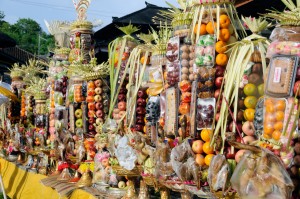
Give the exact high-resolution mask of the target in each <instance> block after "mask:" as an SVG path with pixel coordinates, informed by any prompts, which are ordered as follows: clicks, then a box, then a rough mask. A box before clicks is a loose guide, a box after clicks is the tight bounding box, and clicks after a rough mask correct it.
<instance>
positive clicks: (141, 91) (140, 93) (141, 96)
mask: <svg viewBox="0 0 300 199" xmlns="http://www.w3.org/2000/svg"><path fill="white" fill-rule="evenodd" d="M137 95H138V97H139V98H145V95H146V92H145V91H144V90H139V91H138V93H137Z"/></svg>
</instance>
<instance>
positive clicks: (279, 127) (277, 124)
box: [274, 121, 283, 131]
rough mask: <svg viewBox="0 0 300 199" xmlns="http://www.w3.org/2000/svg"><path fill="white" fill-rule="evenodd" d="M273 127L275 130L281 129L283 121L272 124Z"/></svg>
mask: <svg viewBox="0 0 300 199" xmlns="http://www.w3.org/2000/svg"><path fill="white" fill-rule="evenodd" d="M274 129H275V130H277V131H281V130H282V129H283V122H281V121H279V122H276V123H275V124H274Z"/></svg>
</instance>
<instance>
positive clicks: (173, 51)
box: [166, 36, 180, 62]
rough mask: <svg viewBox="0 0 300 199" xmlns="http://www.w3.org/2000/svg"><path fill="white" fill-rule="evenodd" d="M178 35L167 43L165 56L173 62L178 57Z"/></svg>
mask: <svg viewBox="0 0 300 199" xmlns="http://www.w3.org/2000/svg"><path fill="white" fill-rule="evenodd" d="M179 43H180V40H179V37H178V36H177V37H172V38H171V39H170V40H169V42H168V44H167V53H166V57H167V59H168V61H169V62H174V61H176V60H178V59H179Z"/></svg>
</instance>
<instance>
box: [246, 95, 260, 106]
mask: <svg viewBox="0 0 300 199" xmlns="http://www.w3.org/2000/svg"><path fill="white" fill-rule="evenodd" d="M244 104H245V106H246V107H247V108H255V106H256V104H257V98H256V97H255V96H247V97H246V98H245V99H244Z"/></svg>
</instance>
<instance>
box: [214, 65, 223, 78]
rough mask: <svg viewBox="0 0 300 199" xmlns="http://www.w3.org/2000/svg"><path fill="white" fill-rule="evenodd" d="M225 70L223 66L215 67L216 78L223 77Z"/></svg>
mask: <svg viewBox="0 0 300 199" xmlns="http://www.w3.org/2000/svg"><path fill="white" fill-rule="evenodd" d="M224 72H225V68H224V67H223V66H216V77H223V76H224Z"/></svg>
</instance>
